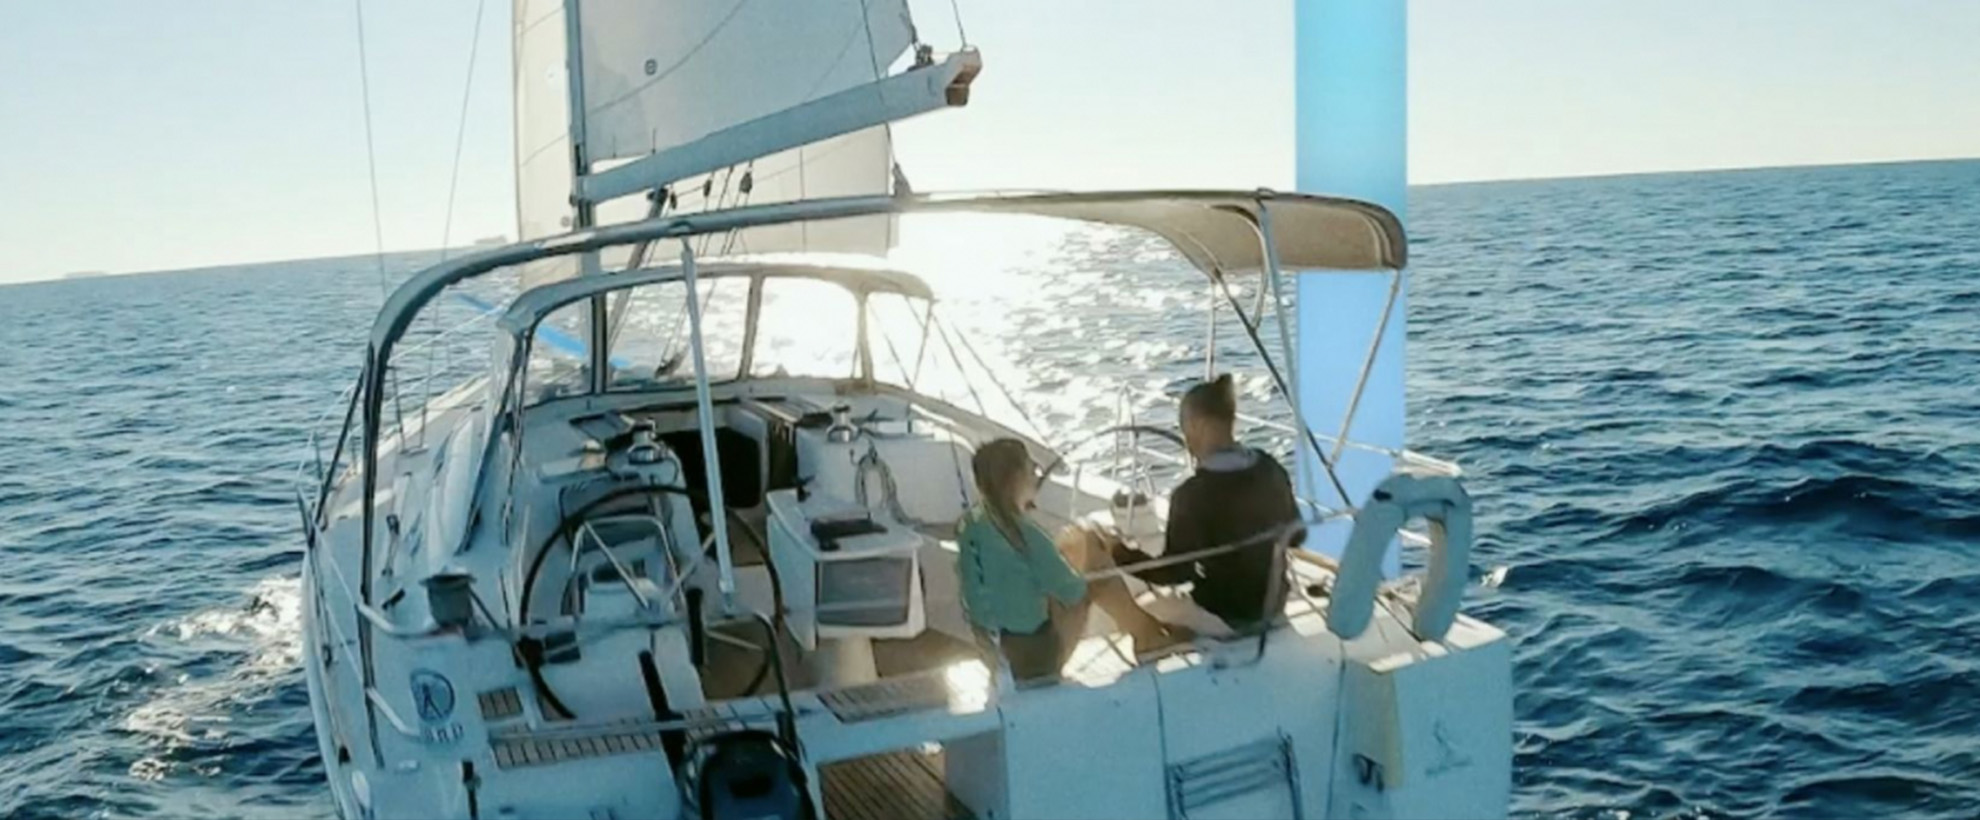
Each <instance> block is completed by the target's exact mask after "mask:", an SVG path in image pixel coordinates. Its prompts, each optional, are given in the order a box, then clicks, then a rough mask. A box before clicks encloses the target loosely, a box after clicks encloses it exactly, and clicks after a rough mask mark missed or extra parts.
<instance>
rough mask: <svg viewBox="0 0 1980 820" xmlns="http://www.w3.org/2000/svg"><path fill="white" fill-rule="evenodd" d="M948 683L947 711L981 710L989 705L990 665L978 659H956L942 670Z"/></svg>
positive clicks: (964, 712)
mask: <svg viewBox="0 0 1980 820" xmlns="http://www.w3.org/2000/svg"><path fill="white" fill-rule="evenodd" d="M942 677H943V680H944V682H946V683H947V684H948V685H949V712H950V713H952V714H966V713H969V712H981V711H983V710H984V709H986V708H988V707H989V705H990V688H991V687H990V667H988V666H985V665H984V664H983V662H982V661H980V660H966V661H957V662H956V663H952V664H949V666H948V667H947V668H945V669H943V670H942Z"/></svg>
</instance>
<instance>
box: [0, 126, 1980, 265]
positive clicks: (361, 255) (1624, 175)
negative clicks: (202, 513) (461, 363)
mask: <svg viewBox="0 0 1980 820" xmlns="http://www.w3.org/2000/svg"><path fill="white" fill-rule="evenodd" d="M1969 162H1980V157H1939V158H1930V159H1887V160H1868V161H1863V162H1831V163H1808V164H1802V165H1760V166H1744V167H1737V168H1687V169H1679V170H1670V171H1620V172H1616V173H1606V174H1585V175H1578V176H1554V177H1522V178H1517V179H1481V180H1458V181H1447V182H1431V183H1411V184H1410V186H1409V187H1410V189H1411V190H1425V189H1432V188H1449V187H1489V186H1494V185H1521V184H1531V183H1540V182H1561V183H1577V182H1596V181H1601V180H1611V179H1630V178H1636V177H1668V176H1692V175H1705V174H1736V173H1759V172H1767V171H1793V170H1821V169H1842V168H1865V167H1876V166H1883V165H1954V164H1961V163H1969ZM510 241H511V240H510V239H509V237H508V235H506V234H503V235H498V236H485V237H482V238H480V239H476V240H474V241H473V242H472V243H470V244H467V245H460V246H456V247H452V248H419V249H408V250H388V251H385V252H384V255H385V256H386V257H402V256H417V255H420V254H437V253H440V252H442V251H449V252H458V251H469V250H474V249H476V248H487V247H495V246H500V245H506V244H508V243H509V242H510ZM378 255H379V254H378V253H377V252H374V251H362V252H357V253H347V254H337V255H334V256H317V257H302V258H293V259H259V260H250V261H244V262H225V263H219V264H212V265H194V266H189V267H183V268H163V269H157V270H142V271H119V272H115V273H112V272H106V271H100V270H85V271H77V272H74V273H67V274H59V275H54V276H49V277H45V278H41V279H24V280H20V281H14V282H9V281H0V288H3V287H7V286H8V285H29V284H34V283H37V282H59V281H69V280H80V279H98V278H111V277H122V276H145V275H150V274H157V273H194V272H200V271H221V270H231V269H236V268H251V267H259V266H263V265H284V264H292V263H306V262H337V261H341V260H352V261H359V260H362V261H364V262H365V263H367V264H369V263H370V260H372V259H374V258H375V257H377V256H378Z"/></svg>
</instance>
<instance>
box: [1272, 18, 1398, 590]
mask: <svg viewBox="0 0 1980 820" xmlns="http://www.w3.org/2000/svg"><path fill="white" fill-rule="evenodd" d="M1407 22H1408V13H1407V3H1406V0H1364V2H1353V3H1343V2H1337V0H1297V2H1296V3H1295V5H1294V11H1293V27H1294V43H1295V45H1294V58H1293V62H1294V81H1293V89H1294V91H1293V97H1294V115H1293V119H1294V131H1295V135H1296V139H1295V142H1294V144H1295V149H1294V150H1295V157H1296V177H1295V179H1296V187H1297V188H1298V190H1300V191H1305V192H1311V193H1324V194H1330V195H1335V196H1346V197H1353V198H1356V199H1362V200H1366V201H1369V202H1373V203H1375V204H1378V205H1381V206H1383V207H1385V208H1387V209H1389V211H1390V212H1392V213H1394V214H1395V215H1396V216H1397V218H1399V219H1402V218H1405V216H1406V215H1405V206H1406V205H1407V204H1408V203H1407V202H1406V195H1407V180H1408V174H1407V144H1408V127H1407V126H1408V108H1407V86H1408V83H1407V78H1406V72H1407V69H1408V60H1407V39H1408V26H1407ZM1297 281H1298V319H1299V347H1298V361H1297V362H1296V363H1295V365H1296V367H1297V370H1298V373H1299V386H1298V392H1299V395H1298V397H1297V398H1298V401H1299V402H1300V403H1301V404H1302V406H1303V408H1304V410H1305V418H1306V421H1307V423H1309V424H1312V425H1314V426H1315V428H1316V429H1315V430H1314V432H1315V433H1316V434H1318V435H1323V436H1332V435H1336V434H1341V435H1342V438H1347V437H1348V436H1350V435H1351V436H1352V437H1353V439H1354V440H1355V441H1359V442H1366V443H1368V444H1373V445H1375V446H1377V447H1382V448H1393V449H1397V450H1399V449H1400V448H1401V447H1402V444H1403V430H1404V427H1403V420H1404V416H1403V410H1404V403H1403V341H1404V339H1405V338H1406V332H1407V328H1406V323H1405V321H1404V316H1405V315H1406V311H1405V305H1406V304H1407V298H1406V297H1407V291H1408V288H1407V280H1406V278H1403V275H1402V273H1401V272H1400V271H1398V272H1396V273H1395V274H1394V275H1393V276H1392V275H1390V274H1386V273H1347V272H1335V273H1332V274H1330V275H1327V276H1301V277H1298V278H1297ZM1385 315H1386V316H1387V321H1386V322H1384V321H1383V319H1384V316H1385ZM1377 333H1379V334H1380V337H1379V339H1378V338H1377V336H1376V334H1377ZM1371 346H1373V349H1374V351H1375V353H1374V355H1373V356H1372V357H1369V358H1363V357H1362V356H1359V355H1343V353H1344V352H1345V351H1356V352H1362V351H1367V350H1369V349H1370V348H1371ZM1364 370H1365V371H1366V374H1365V376H1364V372H1363V371H1364ZM1357 396H1358V402H1357V401H1356V399H1357ZM1351 408H1354V409H1352V410H1351ZM1350 422H1351V423H1350ZM1344 423H1347V424H1348V426H1349V427H1350V429H1346V430H1343V429H1341V428H1340V427H1338V426H1336V425H1342V424H1344ZM1337 452H1338V456H1339V457H1338V459H1337V460H1336V461H1335V469H1336V472H1337V474H1338V475H1339V476H1340V478H1341V482H1342V484H1343V485H1344V486H1345V489H1346V490H1347V492H1348V494H1349V495H1350V496H1352V499H1351V500H1352V502H1353V503H1354V504H1356V505H1359V504H1361V503H1362V502H1363V501H1364V500H1365V499H1366V498H1367V497H1368V494H1369V493H1370V492H1372V491H1373V490H1374V488H1375V485H1376V484H1377V483H1379V482H1380V481H1381V480H1382V479H1383V478H1384V477H1385V476H1387V475H1388V474H1389V472H1390V470H1391V468H1392V466H1393V459H1392V458H1391V457H1390V456H1388V455H1385V454H1381V453H1373V452H1367V451H1364V450H1360V449H1348V450H1343V451H1337ZM1318 470H1319V465H1318V463H1316V462H1315V461H1314V459H1313V458H1312V457H1311V455H1310V454H1305V453H1302V454H1301V459H1300V462H1299V471H1300V473H1301V475H1302V477H1312V476H1315V474H1316V473H1317V472H1318ZM1318 485H1319V482H1318V481H1314V482H1313V483H1312V484H1309V485H1305V486H1318ZM1350 528H1351V525H1350V522H1337V523H1336V524H1334V525H1330V526H1323V527H1321V528H1320V529H1319V530H1318V531H1316V532H1315V533H1314V534H1313V538H1311V539H1310V540H1309V545H1310V546H1311V547H1313V548H1314V549H1317V550H1320V551H1322V552H1326V553H1330V554H1333V555H1339V554H1340V552H1341V550H1342V548H1343V547H1344V546H1345V545H1346V543H1347V534H1348V532H1349V530H1350ZM1399 571H1400V563H1399V561H1398V559H1397V555H1396V548H1395V546H1394V545H1393V544H1392V545H1391V546H1390V549H1389V553H1388V556H1387V558H1386V559H1385V561H1384V563H1383V572H1384V574H1385V575H1388V576H1391V577H1393V576H1394V575H1396V574H1397V573H1398V572H1399Z"/></svg>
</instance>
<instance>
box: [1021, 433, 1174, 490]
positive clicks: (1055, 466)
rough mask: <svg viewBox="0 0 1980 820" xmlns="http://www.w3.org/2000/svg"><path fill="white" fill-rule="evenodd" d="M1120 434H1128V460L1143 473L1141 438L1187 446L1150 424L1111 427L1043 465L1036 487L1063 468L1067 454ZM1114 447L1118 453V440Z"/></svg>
mask: <svg viewBox="0 0 1980 820" xmlns="http://www.w3.org/2000/svg"><path fill="white" fill-rule="evenodd" d="M1121 433H1127V434H1128V448H1127V453H1128V458H1130V459H1132V460H1133V464H1134V466H1135V467H1136V468H1143V469H1144V471H1145V468H1146V467H1147V466H1148V465H1147V464H1144V463H1142V458H1143V455H1142V453H1141V448H1140V444H1141V437H1142V436H1154V437H1156V438H1159V439H1164V440H1166V441H1169V442H1172V443H1174V444H1175V445H1176V446H1177V447H1186V446H1187V445H1185V444H1184V443H1183V437H1182V434H1181V433H1178V432H1176V431H1174V430H1171V429H1169V428H1167V427H1156V426H1154V425H1150V424H1116V425H1114V426H1112V427H1108V428H1105V429H1102V430H1099V431H1096V432H1094V433H1093V434H1092V435H1089V436H1087V437H1085V438H1082V439H1080V440H1078V441H1075V442H1073V444H1072V446H1071V447H1067V448H1065V450H1064V451H1062V452H1060V453H1059V454H1058V455H1056V456H1054V457H1053V459H1052V462H1051V463H1050V464H1047V465H1045V468H1044V469H1042V470H1039V471H1038V486H1040V487H1043V486H1045V479H1046V478H1047V477H1049V476H1051V475H1052V474H1053V473H1056V472H1058V471H1059V470H1060V469H1062V468H1064V467H1065V465H1066V454H1067V453H1077V452H1079V451H1081V450H1082V449H1084V448H1085V447H1086V446H1087V445H1088V444H1090V443H1092V442H1094V441H1096V440H1098V439H1099V438H1100V437H1101V436H1119V435H1120V434H1121ZM1114 446H1115V451H1116V452H1117V453H1118V452H1119V449H1120V444H1119V441H1118V439H1117V440H1116V443H1115V445H1114Z"/></svg>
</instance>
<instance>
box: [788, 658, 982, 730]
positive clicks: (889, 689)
mask: <svg viewBox="0 0 1980 820" xmlns="http://www.w3.org/2000/svg"><path fill="white" fill-rule="evenodd" d="M954 694H955V693H954V692H953V691H951V689H950V686H949V682H948V679H947V677H945V676H944V675H943V674H942V673H941V672H940V671H936V672H923V673H920V674H916V675H908V676H905V677H899V678H884V679H881V680H878V681H875V682H873V683H867V684H861V685H859V686H849V687H846V688H844V689H834V690H832V691H829V692H820V693H819V694H818V702H819V703H822V704H824V705H825V708H827V709H830V710H832V714H833V715H834V716H835V717H837V718H838V719H839V720H840V721H841V722H844V723H861V722H865V721H869V720H879V719H880V718H887V717H893V716H895V715H904V714H907V713H909V712H918V711H921V710H923V709H936V708H946V707H947V706H948V705H949V701H950V699H951V698H952V697H954Z"/></svg>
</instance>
